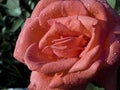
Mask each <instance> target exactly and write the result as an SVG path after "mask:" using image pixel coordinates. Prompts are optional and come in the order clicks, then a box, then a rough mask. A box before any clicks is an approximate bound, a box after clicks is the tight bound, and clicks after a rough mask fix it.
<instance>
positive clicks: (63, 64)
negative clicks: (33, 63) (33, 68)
mask: <svg viewBox="0 0 120 90" xmlns="http://www.w3.org/2000/svg"><path fill="white" fill-rule="evenodd" d="M76 61H77V58H68V59H62V60H59V61H56V62H51V63H47V64H45V65H43V66H42V68H41V72H43V73H45V74H52V73H59V72H64V71H66V70H68V69H69V68H70V67H72V65H73V64H75V62H76Z"/></svg>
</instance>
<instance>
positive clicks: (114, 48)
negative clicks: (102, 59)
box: [107, 38, 120, 65]
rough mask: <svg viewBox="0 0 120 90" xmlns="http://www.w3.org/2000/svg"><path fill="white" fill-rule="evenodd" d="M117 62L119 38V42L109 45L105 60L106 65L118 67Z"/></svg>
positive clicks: (118, 57) (119, 56) (119, 45)
mask: <svg viewBox="0 0 120 90" xmlns="http://www.w3.org/2000/svg"><path fill="white" fill-rule="evenodd" d="M119 60H120V38H119V40H116V41H114V42H113V43H112V44H111V45H110V50H109V55H108V58H107V63H108V64H109V65H115V64H117V65H119V63H118V62H119Z"/></svg>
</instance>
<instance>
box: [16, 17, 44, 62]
mask: <svg viewBox="0 0 120 90" xmlns="http://www.w3.org/2000/svg"><path fill="white" fill-rule="evenodd" d="M45 33H46V30H45V29H43V28H42V27H41V26H40V25H39V21H38V18H34V19H31V18H29V19H28V20H27V21H26V24H25V26H24V27H23V29H22V31H21V33H20V35H19V37H18V40H17V43H16V47H15V51H14V57H15V58H16V59H17V60H19V61H21V62H24V60H23V57H24V54H25V51H26V49H27V48H28V47H29V46H30V45H31V44H32V43H34V42H38V41H39V40H40V39H41V38H42V37H43V35H44V34H45Z"/></svg>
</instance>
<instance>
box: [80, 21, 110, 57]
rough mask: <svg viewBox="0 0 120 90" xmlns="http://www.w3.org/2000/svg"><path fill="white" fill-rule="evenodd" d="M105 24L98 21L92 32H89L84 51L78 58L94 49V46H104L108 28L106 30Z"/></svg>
mask: <svg viewBox="0 0 120 90" xmlns="http://www.w3.org/2000/svg"><path fill="white" fill-rule="evenodd" d="M106 26H107V25H106V22H104V21H99V22H98V23H97V25H95V26H94V28H93V30H91V31H92V32H91V34H92V35H91V36H92V37H91V39H90V41H89V43H88V45H87V46H86V49H85V50H84V51H83V52H82V53H81V54H80V57H83V56H84V55H85V54H86V53H87V52H88V51H89V50H91V49H92V48H94V47H95V46H96V45H101V46H102V45H104V42H105V39H106V36H107V34H108V28H106Z"/></svg>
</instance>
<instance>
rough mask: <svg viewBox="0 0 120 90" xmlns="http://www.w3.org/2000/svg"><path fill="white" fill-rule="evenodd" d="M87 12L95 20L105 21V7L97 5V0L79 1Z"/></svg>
mask: <svg viewBox="0 0 120 90" xmlns="http://www.w3.org/2000/svg"><path fill="white" fill-rule="evenodd" d="M81 1H82V2H83V4H84V5H85V7H86V8H87V10H88V11H89V12H90V14H91V15H93V16H94V17H95V18H97V19H100V20H105V21H106V20H107V16H106V11H105V7H104V6H103V5H102V4H101V3H99V2H98V1H97V0H81Z"/></svg>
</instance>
